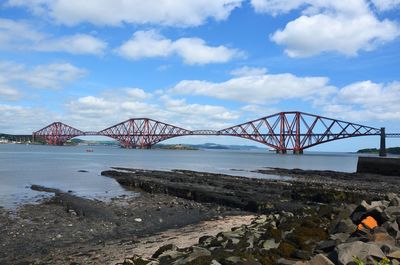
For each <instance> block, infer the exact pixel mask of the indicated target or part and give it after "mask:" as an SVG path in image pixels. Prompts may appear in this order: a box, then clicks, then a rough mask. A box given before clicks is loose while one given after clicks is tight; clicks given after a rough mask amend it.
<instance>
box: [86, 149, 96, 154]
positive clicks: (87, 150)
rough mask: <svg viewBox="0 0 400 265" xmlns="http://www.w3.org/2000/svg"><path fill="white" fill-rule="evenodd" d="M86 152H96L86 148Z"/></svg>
mask: <svg viewBox="0 0 400 265" xmlns="http://www.w3.org/2000/svg"><path fill="white" fill-rule="evenodd" d="M86 152H88V153H92V152H94V151H93V149H86Z"/></svg>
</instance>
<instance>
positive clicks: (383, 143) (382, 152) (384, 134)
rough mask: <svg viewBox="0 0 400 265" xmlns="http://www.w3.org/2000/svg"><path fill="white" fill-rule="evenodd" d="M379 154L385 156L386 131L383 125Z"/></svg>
mask: <svg viewBox="0 0 400 265" xmlns="http://www.w3.org/2000/svg"><path fill="white" fill-rule="evenodd" d="M379 156H381V157H384V156H386V133H385V127H382V128H381V145H380V148H379Z"/></svg>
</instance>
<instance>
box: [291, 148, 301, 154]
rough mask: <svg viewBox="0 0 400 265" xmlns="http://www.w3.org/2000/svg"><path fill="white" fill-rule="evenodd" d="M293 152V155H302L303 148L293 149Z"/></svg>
mask: <svg viewBox="0 0 400 265" xmlns="http://www.w3.org/2000/svg"><path fill="white" fill-rule="evenodd" d="M293 154H295V155H302V154H303V149H299V150H293Z"/></svg>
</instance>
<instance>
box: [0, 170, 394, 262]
mask: <svg viewBox="0 0 400 265" xmlns="http://www.w3.org/2000/svg"><path fill="white" fill-rule="evenodd" d="M257 172H258V173H263V174H267V175H270V174H271V175H278V176H282V179H274V180H271V179H252V178H244V177H234V176H228V175H223V174H211V173H205V172H193V171H187V170H173V171H156V170H139V169H130V168H111V169H110V170H107V171H103V172H102V173H101V174H102V175H103V176H105V177H110V178H113V179H115V180H116V181H117V182H118V183H119V184H120V185H122V186H123V187H124V188H126V189H128V190H132V191H135V192H136V193H134V194H133V195H132V196H121V197H117V198H113V199H112V200H111V201H104V202H103V201H98V200H90V199H86V198H81V197H78V196H76V195H74V193H73V192H70V191H61V190H57V189H51V188H48V187H42V186H37V185H32V186H31V187H30V188H31V189H34V190H36V191H42V192H46V193H52V194H54V196H52V197H50V198H44V199H42V200H41V201H40V202H39V203H38V204H27V205H22V206H21V207H20V208H18V209H16V210H15V211H12V210H8V209H4V208H0V224H2V226H1V228H0V242H1V251H0V263H1V264H18V263H21V264H22V263H26V264H117V263H118V264H215V265H218V264H222V265H225V264H263V265H264V264H282V265H284V264H297V265H301V264H310V265H316V264H354V263H353V262H355V261H354V257H353V256H356V257H357V258H358V259H360V260H362V261H363V262H367V261H368V262H372V261H374V262H379V261H382V260H384V259H386V258H387V259H389V262H394V261H393V260H398V259H400V257H399V254H400V253H399V250H400V246H399V240H400V231H399V227H398V225H399V224H400V198H399V197H398V195H399V194H398V192H399V191H398V187H399V184H400V177H399V176H380V175H373V174H358V173H342V172H333V171H307V170H299V169H293V170H289V169H278V168H266V169H262V170H258V171H257ZM367 216H370V217H373V218H374V220H376V222H377V226H376V227H373V228H365V227H362V228H361V229H358V228H357V226H359V225H360V223H361V222H362V221H363V220H364V219H365V218H366V217H367ZM32 242H35V243H34V244H32ZM366 248H367V249H369V252H368V251H367V252H365V251H361V250H363V249H366ZM346 253H347V254H346ZM318 262H319V263H318ZM321 262H322V263H321ZM392 264H397V263H392Z"/></svg>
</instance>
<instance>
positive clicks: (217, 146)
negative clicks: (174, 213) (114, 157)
mask: <svg viewBox="0 0 400 265" xmlns="http://www.w3.org/2000/svg"><path fill="white" fill-rule="evenodd" d="M70 142H71V143H72V144H88V145H119V143H118V141H113V140H111V141H93V140H91V141H88V140H82V139H79V138H74V139H71V140H70ZM153 148H156V149H171V150H199V149H215V150H257V149H262V148H259V147H257V146H254V145H222V144H215V143H205V144H162V143H160V144H156V145H154V146H153Z"/></svg>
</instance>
